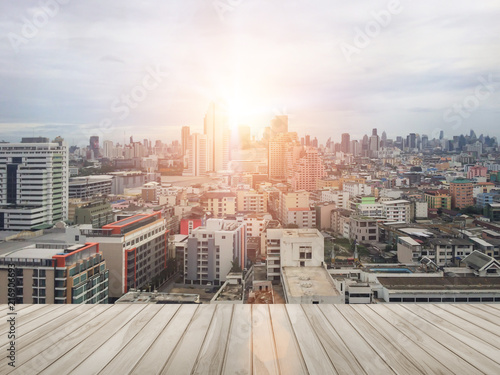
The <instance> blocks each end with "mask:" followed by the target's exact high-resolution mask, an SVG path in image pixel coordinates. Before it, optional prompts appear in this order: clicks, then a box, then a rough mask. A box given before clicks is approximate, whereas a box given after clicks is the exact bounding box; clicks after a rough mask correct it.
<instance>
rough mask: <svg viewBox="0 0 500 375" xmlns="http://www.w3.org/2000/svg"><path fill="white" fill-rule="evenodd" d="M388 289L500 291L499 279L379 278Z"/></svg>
mask: <svg viewBox="0 0 500 375" xmlns="http://www.w3.org/2000/svg"><path fill="white" fill-rule="evenodd" d="M378 281H379V282H380V284H382V285H383V286H384V287H386V288H387V289H398V290H410V289H418V290H464V289H467V290H495V291H500V278H499V277H379V278H378Z"/></svg>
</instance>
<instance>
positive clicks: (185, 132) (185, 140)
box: [181, 126, 190, 156]
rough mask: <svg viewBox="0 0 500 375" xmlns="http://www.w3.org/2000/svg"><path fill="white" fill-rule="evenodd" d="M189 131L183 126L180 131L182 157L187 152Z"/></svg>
mask: <svg viewBox="0 0 500 375" xmlns="http://www.w3.org/2000/svg"><path fill="white" fill-rule="evenodd" d="M189 135H190V129H189V126H183V127H182V130H181V147H182V155H184V156H185V155H186V154H187V150H188V142H189Z"/></svg>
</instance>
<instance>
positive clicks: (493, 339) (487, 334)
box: [418, 304, 500, 350]
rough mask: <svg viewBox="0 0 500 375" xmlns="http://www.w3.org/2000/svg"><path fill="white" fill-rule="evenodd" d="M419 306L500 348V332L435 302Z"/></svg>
mask: <svg viewBox="0 0 500 375" xmlns="http://www.w3.org/2000/svg"><path fill="white" fill-rule="evenodd" d="M418 306H419V308H421V309H425V310H427V311H429V312H430V313H432V314H434V315H436V316H439V317H440V318H441V319H443V320H444V321H445V322H450V323H452V324H454V325H455V326H457V327H459V328H460V329H462V330H464V331H466V332H469V333H470V334H472V335H474V336H476V337H477V338H479V339H481V340H483V341H485V342H487V343H488V344H490V345H493V346H494V347H497V349H498V350H500V336H499V335H498V333H496V334H495V333H494V332H491V331H489V330H486V329H484V328H482V327H480V326H478V325H477V324H474V322H469V321H468V320H465V319H462V317H460V316H457V315H454V314H452V313H450V312H449V311H448V310H447V309H444V310H443V309H441V308H439V307H438V306H437V305H435V304H421V305H418ZM441 306H442V305H441ZM477 320H478V319H476V321H477ZM440 324H441V323H440Z"/></svg>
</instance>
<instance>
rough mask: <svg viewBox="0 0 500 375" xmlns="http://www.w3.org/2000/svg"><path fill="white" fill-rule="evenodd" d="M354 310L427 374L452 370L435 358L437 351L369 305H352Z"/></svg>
mask: <svg viewBox="0 0 500 375" xmlns="http://www.w3.org/2000/svg"><path fill="white" fill-rule="evenodd" d="M351 306H352V308H354V310H355V311H356V312H357V313H358V314H359V315H361V316H362V317H363V319H365V320H366V321H367V322H368V323H370V325H371V326H372V327H373V328H372V329H374V330H376V331H378V332H379V333H380V334H381V335H382V336H383V337H385V338H386V339H387V340H389V341H390V342H392V343H394V344H393V345H397V350H398V351H399V352H401V353H402V355H404V356H405V357H407V358H411V359H412V362H413V363H414V364H415V366H416V367H418V368H419V370H420V371H421V372H423V373H425V374H449V373H450V372H451V370H450V369H449V368H447V367H446V366H445V365H444V364H443V363H441V362H440V361H439V358H435V357H434V356H433V355H434V354H435V353H432V352H430V353H428V352H426V351H425V350H424V348H422V347H421V346H420V345H419V341H417V342H414V341H413V340H412V339H411V337H410V336H408V335H405V333H404V332H402V331H400V330H399V329H398V328H397V325H395V324H392V323H390V322H387V321H386V320H384V319H383V318H382V317H381V316H380V315H378V314H377V313H376V312H375V311H373V310H372V309H370V307H369V306H368V305H361V304H360V305H351Z"/></svg>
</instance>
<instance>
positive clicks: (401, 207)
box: [382, 199, 411, 223]
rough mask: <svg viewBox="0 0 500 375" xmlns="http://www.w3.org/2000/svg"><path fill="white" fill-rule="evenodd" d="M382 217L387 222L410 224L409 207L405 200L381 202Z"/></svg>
mask: <svg viewBox="0 0 500 375" xmlns="http://www.w3.org/2000/svg"><path fill="white" fill-rule="evenodd" d="M382 206H383V210H384V216H385V217H386V218H387V220H388V221H396V222H401V223H409V222H410V213H411V207H410V202H409V201H407V200H403V199H399V200H394V201H386V202H382Z"/></svg>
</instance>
